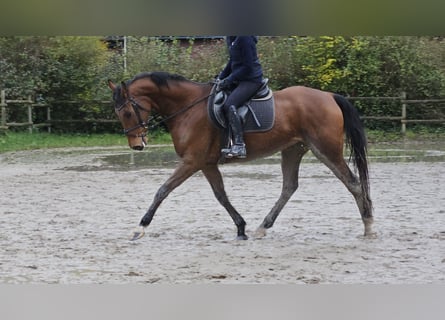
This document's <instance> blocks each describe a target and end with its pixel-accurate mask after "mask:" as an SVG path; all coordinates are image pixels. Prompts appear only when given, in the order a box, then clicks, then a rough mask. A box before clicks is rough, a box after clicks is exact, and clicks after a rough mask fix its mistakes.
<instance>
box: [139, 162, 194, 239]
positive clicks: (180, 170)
mask: <svg viewBox="0 0 445 320" xmlns="http://www.w3.org/2000/svg"><path fill="white" fill-rule="evenodd" d="M196 171H197V169H196V168H195V166H193V165H190V164H186V163H184V162H182V163H181V164H179V166H178V167H177V168H176V170H175V171H174V172H173V174H172V175H171V176H170V178H169V179H168V180H167V181H166V182H164V184H163V185H162V186H161V187H160V188H159V189H158V191H157V192H156V195H155V197H154V200H153V202H152V204H151V205H150V207H149V208H148V211H147V213H146V214H145V215H144V216H143V217H142V219H141V222H140V223H139V228H137V229H136V230H135V231H134V232H133V236H132V238H131V240H137V239H139V238H142V237H143V236H144V234H145V232H144V229H145V228H146V227H147V226H148V225H149V224H150V222H151V220H152V219H153V216H154V215H155V213H156V210H157V209H158V207H159V206H160V204H161V203H162V201H163V200H164V199H165V198H167V196H168V195H169V194H170V192H172V191H173V190H174V189H175V188H176V187H178V186H179V185H181V184H182V183H183V182H184V181H185V180H187V179H188V178H189V177H190V176H192V175H193V174H194V173H195V172H196Z"/></svg>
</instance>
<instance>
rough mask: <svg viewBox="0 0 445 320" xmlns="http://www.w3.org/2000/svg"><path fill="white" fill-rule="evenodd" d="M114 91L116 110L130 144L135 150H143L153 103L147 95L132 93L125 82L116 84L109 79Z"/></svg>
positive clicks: (109, 84)
mask: <svg viewBox="0 0 445 320" xmlns="http://www.w3.org/2000/svg"><path fill="white" fill-rule="evenodd" d="M108 86H109V87H110V89H111V90H112V91H113V101H114V110H115V112H116V114H117V116H118V118H119V120H120V122H121V124H122V126H123V128H124V134H125V135H126V136H127V139H128V145H129V146H130V148H132V149H134V150H143V149H144V147H145V145H146V144H147V138H146V136H147V131H148V129H147V126H148V119H149V117H150V113H151V108H152V106H151V103H150V100H149V99H148V98H147V97H143V96H141V97H138V96H135V95H132V94H131V93H130V90H129V86H127V84H126V83H125V82H121V84H120V85H115V84H114V83H113V82H112V81H111V80H108Z"/></svg>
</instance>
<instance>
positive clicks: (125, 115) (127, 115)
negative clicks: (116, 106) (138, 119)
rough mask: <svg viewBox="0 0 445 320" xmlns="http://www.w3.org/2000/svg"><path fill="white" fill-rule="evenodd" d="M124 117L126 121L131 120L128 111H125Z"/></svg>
mask: <svg viewBox="0 0 445 320" xmlns="http://www.w3.org/2000/svg"><path fill="white" fill-rule="evenodd" d="M124 117H125V118H127V119H129V118H131V112H130V111H126V112H125V113H124Z"/></svg>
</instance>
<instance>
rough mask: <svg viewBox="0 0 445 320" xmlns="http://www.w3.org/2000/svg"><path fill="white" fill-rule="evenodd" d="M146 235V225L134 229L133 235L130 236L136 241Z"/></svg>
mask: <svg viewBox="0 0 445 320" xmlns="http://www.w3.org/2000/svg"><path fill="white" fill-rule="evenodd" d="M144 235H145V230H144V227H137V228H136V229H135V230H134V231H133V236H132V237H131V238H130V241H135V240H138V239H140V238H142V237H143V236H144Z"/></svg>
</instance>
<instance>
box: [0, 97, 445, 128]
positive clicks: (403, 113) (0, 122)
mask: <svg viewBox="0 0 445 320" xmlns="http://www.w3.org/2000/svg"><path fill="white" fill-rule="evenodd" d="M346 98H347V99H348V100H350V101H351V102H353V101H396V102H399V103H400V116H362V117H361V118H362V119H364V120H366V119H368V120H379V121H400V124H401V132H402V133H403V134H404V133H405V132H406V125H407V124H408V123H445V118H439V119H408V116H407V115H408V109H409V108H408V105H410V104H419V103H434V104H435V103H445V99H424V100H417V99H407V98H406V93H405V92H402V93H401V95H400V96H396V97H346ZM62 102H63V103H79V102H73V101H58V103H62ZM88 102H92V101H88ZM94 102H95V103H99V104H109V103H110V102H109V101H94ZM16 105H24V106H26V107H27V114H28V121H27V122H21V123H19V122H7V110H8V108H13V107H14V106H16ZM0 107H1V118H0V130H7V129H8V128H9V127H28V130H29V132H30V133H32V132H33V129H34V128H41V127H46V128H47V130H48V132H51V126H52V124H56V123H117V122H118V120H110V119H74V120H64V119H51V107H52V106H51V105H50V104H46V103H36V102H35V101H33V100H32V98H31V96H29V97H28V98H27V99H23V100H17V99H10V100H8V99H6V91H5V90H1V92H0ZM34 108H46V119H45V121H44V122H41V123H35V122H34V121H33V120H34V119H33V109H34Z"/></svg>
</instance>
